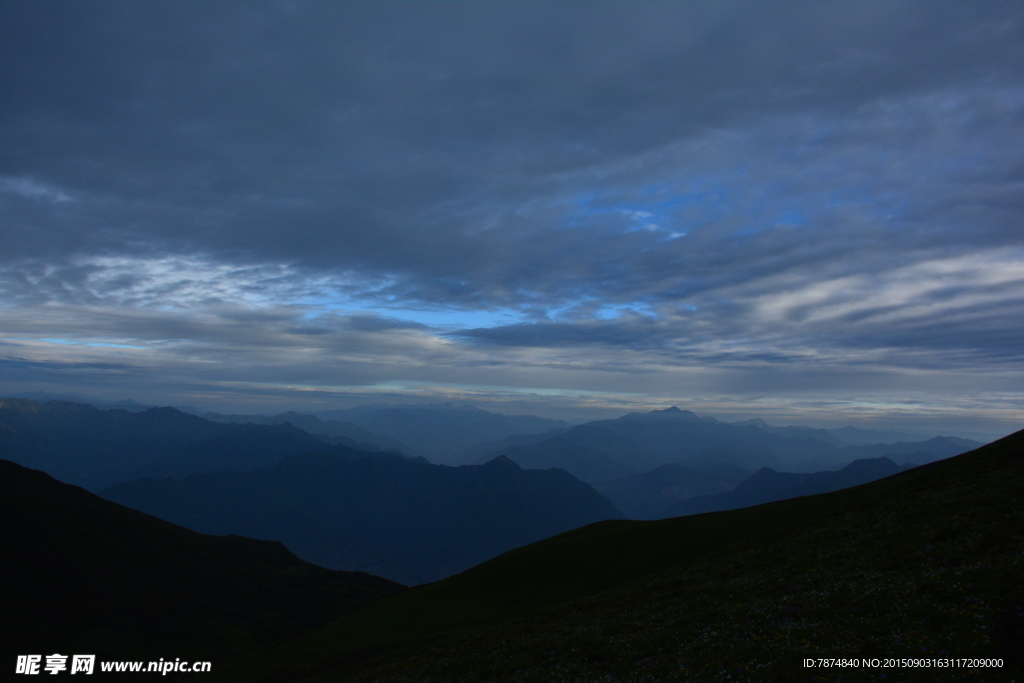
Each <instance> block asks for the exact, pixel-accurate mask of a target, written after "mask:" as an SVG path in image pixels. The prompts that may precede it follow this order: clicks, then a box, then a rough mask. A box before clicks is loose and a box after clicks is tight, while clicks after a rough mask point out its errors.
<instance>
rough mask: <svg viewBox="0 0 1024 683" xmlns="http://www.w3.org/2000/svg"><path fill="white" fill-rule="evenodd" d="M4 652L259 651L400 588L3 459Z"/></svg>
mask: <svg viewBox="0 0 1024 683" xmlns="http://www.w3.org/2000/svg"><path fill="white" fill-rule="evenodd" d="M0 516H2V519H3V524H2V525H0V543H2V544H3V548H4V554H5V557H6V558H7V561H4V562H0V582H2V585H3V587H4V620H5V623H7V624H8V625H9V626H15V625H16V628H11V629H10V631H9V633H8V635H7V636H5V640H4V643H3V645H2V649H3V651H4V654H5V655H6V654H10V655H11V656H10V658H8V657H6V656H5V658H4V661H8V662H13V660H14V654H24V653H39V652H47V653H50V652H62V653H64V652H80V653H81V652H85V653H94V654H97V655H98V656H99V657H100V658H101V659H103V658H107V659H130V658H134V657H138V658H139V659H142V658H148V659H156V658H158V657H161V656H167V655H168V654H174V655H175V656H181V657H186V656H189V657H199V656H203V655H205V656H207V657H209V656H210V655H211V654H213V655H217V656H223V655H225V654H227V653H231V652H238V651H240V650H244V649H250V648H253V647H257V646H259V645H260V644H263V643H267V642H270V641H272V640H276V639H280V638H282V637H286V636H290V635H294V634H296V633H299V632H301V631H304V630H307V629H309V628H311V627H313V626H315V625H317V624H322V623H325V622H327V621H328V620H330V619H334V618H337V617H338V616H339V615H340V614H344V613H346V612H348V611H351V610H353V609H357V608H359V607H361V606H363V605H365V604H367V603H368V602H370V601H372V600H374V599H376V598H378V597H382V596H384V595H387V594H390V593H393V592H395V591H396V590H399V589H400V588H401V586H399V585H397V584H394V583H392V582H390V581H386V580H384V579H380V578H378V577H375V576H370V575H367V574H363V573H350V572H335V571H330V570H327V569H323V568H321V567H317V566H314V565H311V564H308V563H306V562H304V561H302V560H300V559H299V558H297V557H296V556H295V555H293V554H292V553H290V552H289V551H288V550H287V549H286V548H285V547H284V546H283V545H282V544H280V543H276V542H270V541H256V540H252V539H248V538H242V537H239V536H227V537H216V536H207V535H204V534H199V533H196V532H194V531H189V530H188V529H184V528H182V527H179V526H175V525H174V524H169V523H167V522H164V521H161V520H159V519H156V518H154V517H151V516H149V515H145V514H142V513H140V512H137V511H135V510H131V509H129V508H126V507H123V506H121V505H118V504H116V503H112V502H109V501H106V500H103V499H102V498H99V497H98V496H96V495H93V494H91V493H89V492H87V491H85V490H84V489H81V488H79V487H77V486H70V485H67V484H62V483H60V482H58V481H56V480H55V479H53V478H52V477H50V476H48V475H46V474H44V473H43V472H39V471H37V470H31V469H27V468H24V467H21V466H20V465H17V464H15V463H12V462H9V461H6V460H0Z"/></svg>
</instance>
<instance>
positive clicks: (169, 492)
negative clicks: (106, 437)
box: [103, 447, 622, 584]
mask: <svg viewBox="0 0 1024 683" xmlns="http://www.w3.org/2000/svg"><path fill="white" fill-rule="evenodd" d="M103 496H104V497H106V498H109V499H110V500H113V501H116V502H119V503H122V504H124V505H127V506H129V507H133V508H136V509H138V510H142V511H143V512H147V513H149V514H153V515H156V516H157V517H160V518H161V519H166V520H168V521H171V522H174V523H176V524H181V525H183V526H187V527H189V528H191V529H195V530H197V531H202V532H205V533H215V534H228V533H231V534H239V535H243V536H250V537H253V538H265V539H273V540H278V541H281V542H283V543H284V544H285V545H287V546H288V548H289V549H291V550H292V551H293V552H294V553H296V554H297V555H298V556H299V557H302V558H303V559H306V560H308V561H310V562H315V563H316V564H319V565H322V566H325V567H331V568H334V569H360V570H363V571H368V572H370V573H373V574H377V575H379V576H385V577H388V578H391V579H394V580H396V581H401V582H402V583H409V584H412V583H424V582H427V581H436V580H438V579H441V578H444V577H445V576H449V575H451V574H455V573H457V572H460V571H463V570H465V569H467V568H469V567H471V566H473V565H474V564H477V563H479V562H483V561H484V560H487V559H490V558H492V557H494V556H495V555H498V554H500V553H503V552H505V551H507V550H510V549H512V548H515V547H516V546H520V545H525V544H527V543H532V542H534V541H538V540H540V539H542V538H546V537H548V536H553V535H555V534H559V533H562V532H564V531H567V530H569V529H574V528H577V527H581V526H583V525H585V524H590V523H592V522H596V521H599V520H605V519H615V518H621V517H622V513H621V512H619V510H617V509H616V508H615V506H614V505H613V504H612V503H611V502H609V501H608V500H607V499H606V498H603V497H602V496H601V495H600V494H598V493H597V492H596V491H594V490H593V489H592V488H590V487H589V486H587V485H586V484H584V483H583V482H581V481H579V480H578V479H576V478H574V477H573V476H572V475H570V474H569V473H567V472H564V471H561V470H544V471H539V470H522V469H520V468H519V467H518V466H517V465H516V464H515V463H513V462H511V461H510V460H508V459H507V458H496V459H495V460H493V461H491V462H489V463H487V464H485V465H475V466H463V467H446V466H443V465H431V464H428V463H426V462H424V461H415V460H408V459H404V458H402V457H399V456H396V455H388V454H380V453H377V454H371V453H366V452H363V451H358V450H354V449H348V448H344V447H336V449H335V450H334V451H332V452H331V453H327V454H319V455H315V454H305V455H301V456H296V457H292V458H288V459H286V460H284V461H283V462H281V463H279V464H278V465H275V466H274V467H271V468H269V469H262V470H255V471H251V472H227V471H222V472H211V473H205V474H193V475H191V476H189V477H187V478H185V479H184V480H182V481H176V480H173V479H161V480H156V479H141V480H138V481H133V482H126V483H123V484H118V485H116V486H113V487H111V488H109V489H106V490H105V491H103Z"/></svg>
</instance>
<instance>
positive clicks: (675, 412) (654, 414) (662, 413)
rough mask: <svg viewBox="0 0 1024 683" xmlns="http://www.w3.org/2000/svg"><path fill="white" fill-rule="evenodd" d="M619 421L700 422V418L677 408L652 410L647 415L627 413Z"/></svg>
mask: <svg viewBox="0 0 1024 683" xmlns="http://www.w3.org/2000/svg"><path fill="white" fill-rule="evenodd" d="M619 419H620V420H643V421H648V422H654V421H670V420H671V421H677V420H686V421H690V420H700V419H701V418H700V417H699V416H698V415H697V414H696V413H693V412H690V411H689V410H680V409H679V407H677V406H672V407H671V408H665V409H664V410H652V411H650V412H647V413H629V414H628V415H623V416H622V417H620V418H619Z"/></svg>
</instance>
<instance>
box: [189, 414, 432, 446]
mask: <svg viewBox="0 0 1024 683" xmlns="http://www.w3.org/2000/svg"><path fill="white" fill-rule="evenodd" d="M202 416H203V417H205V418H206V419H208V420H212V421H213V422H226V423H232V424H250V423H251V424H265V425H280V424H285V423H286V422H287V423H289V424H292V425H294V426H295V427H298V428H299V429H301V430H303V431H305V432H308V433H310V434H318V435H321V436H328V437H332V438H331V439H330V440H329V441H330V442H331V443H335V444H339V445H343V446H352V447H353V448H361V449H362V450H364V451H374V450H394V451H400V452H402V453H406V454H408V455H411V456H415V455H417V453H416V450H415V449H414V448H411V447H410V446H408V445H407V444H404V443H402V442H401V441H399V440H398V439H393V438H391V437H389V436H385V435H383V434H375V433H374V432H371V431H369V430H367V429H363V428H362V427H360V426H359V425H357V424H353V423H351V422H339V421H338V420H321V419H320V418H319V417H317V416H316V415H310V414H308V413H296V412H294V411H289V412H287V413H279V414H277V415H227V414H224V413H203V415H202Z"/></svg>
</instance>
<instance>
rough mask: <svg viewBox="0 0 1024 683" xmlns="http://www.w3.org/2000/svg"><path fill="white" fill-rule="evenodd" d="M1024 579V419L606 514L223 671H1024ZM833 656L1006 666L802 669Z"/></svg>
mask: <svg viewBox="0 0 1024 683" xmlns="http://www.w3.org/2000/svg"><path fill="white" fill-rule="evenodd" d="M1022 576H1024V432H1019V433H1017V434H1014V435H1012V436H1010V437H1007V438H1005V439H1002V440H1000V441H998V442H995V443H993V444H990V445H988V446H985V447H983V448H980V449H978V450H976V451H972V452H971V453H967V454H964V455H961V456H958V457H956V458H952V459H949V460H946V461H942V462H938V463H935V464H932V465H929V466H925V467H921V468H918V469H915V470H912V471H909V472H906V473H902V474H899V475H896V476H894V477H890V478H888V479H884V480H880V481H877V482H873V483H871V484H866V485H863V486H859V487H856V488H851V489H846V490H843V491H838V492H835V493H828V494H823V495H818V496H809V497H805V498H799V499H793V500H787V501H781V502H777V503H771V504H768V505H762V506H759V507H756V508H747V509H743V510H733V511H729V512H721V513H711V514H705V515H697V516H693V517H684V518H676V519H669V520H661V521H656V522H626V521H617V522H602V523H598V524H594V525H591V526H588V527H585V528H583V529H579V530H576V531H573V532H569V533H566V534H562V535H560V536H557V537H555V538H552V539H547V540H545V541H541V542H539V543H535V544H532V545H530V546H527V547H524V548H519V549H517V550H514V551H512V552H509V553H506V554H505V555H502V556H500V557H498V558H496V559H494V560H492V561H490V562H487V563H484V564H482V565H479V566H477V567H474V568H473V569H471V570H469V571H466V572H464V573H463V574H460V575H458V576H455V577H452V578H450V579H447V580H445V581H441V582H438V583H435V584H431V585H428V586H423V587H419V588H415V589H412V590H409V591H406V592H403V593H401V594H397V595H394V596H392V597H390V598H386V599H384V600H382V601H380V602H378V603H376V604H374V605H371V606H370V607H368V608H367V609H364V610H362V611H361V612H358V613H355V614H352V615H349V616H347V617H344V618H342V619H341V620H339V621H336V622H334V623H332V624H330V625H328V626H326V627H324V628H321V629H319V630H317V631H313V632H311V633H309V634H307V635H306V636H304V637H301V638H299V639H296V640H293V641H291V642H290V643H287V644H286V645H284V646H282V647H280V648H277V649H276V650H273V651H271V652H268V653H263V654H261V655H260V656H258V657H255V656H254V657H243V658H239V659H238V660H236V661H234V662H226V663H225V666H224V667H221V669H220V670H221V671H222V672H224V673H228V674H231V676H229V678H234V679H236V680H250V681H257V680H311V681H312V680H324V681H328V680H330V681H382V682H383V681H445V682H446V683H447V682H451V681H513V680H514V681H537V682H541V681H544V682H546V681H558V680H566V681H687V680H690V681H717V680H764V681H776V680H779V681H788V680H829V681H832V680H836V679H837V678H841V679H842V680H843V681H858V680H865V681H867V680H879V681H881V680H889V681H891V680H935V679H937V678H940V677H941V679H942V680H985V681H989V680H993V681H998V680H1011V679H1012V678H1014V676H1016V677H1017V680H1021V675H1022V674H1021V667H1022V663H1021V662H1022V658H1021V643H1024V594H1022V590H1021V587H1020V585H1019V579H1020V577H1022ZM817 657H830V658H864V657H878V658H884V657H953V658H970V657H1001V658H1002V659H1003V660H1004V667H1003V668H1002V669H999V670H985V671H980V672H979V671H978V670H968V669H957V670H952V669H944V670H943V671H942V672H941V675H940V676H939V675H937V674H936V671H935V670H934V669H916V670H900V671H896V670H894V669H889V670H885V669H881V668H879V669H867V668H859V669H851V668H847V669H844V670H842V671H840V670H838V669H830V670H829V671H823V670H819V669H804V668H803V667H802V666H801V661H802V660H803V659H804V658H817ZM1011 669H1012V670H1013V671H1015V672H1016V673H1011ZM883 676H885V678H883Z"/></svg>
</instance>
